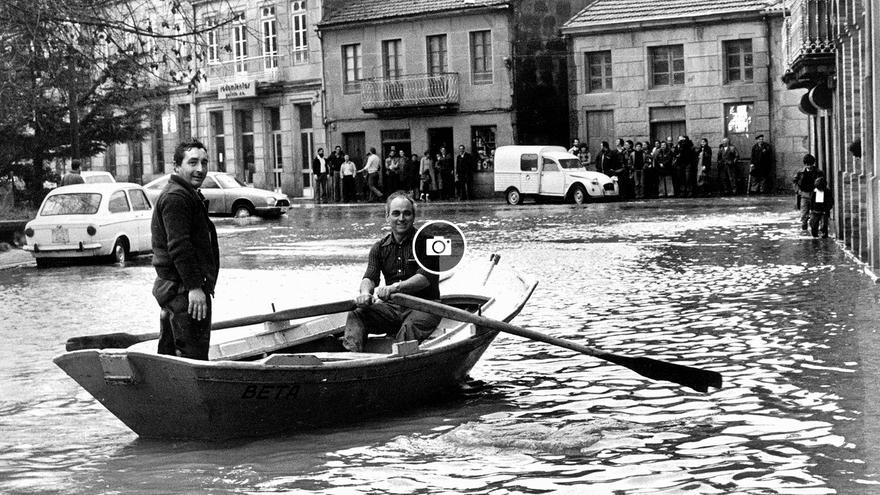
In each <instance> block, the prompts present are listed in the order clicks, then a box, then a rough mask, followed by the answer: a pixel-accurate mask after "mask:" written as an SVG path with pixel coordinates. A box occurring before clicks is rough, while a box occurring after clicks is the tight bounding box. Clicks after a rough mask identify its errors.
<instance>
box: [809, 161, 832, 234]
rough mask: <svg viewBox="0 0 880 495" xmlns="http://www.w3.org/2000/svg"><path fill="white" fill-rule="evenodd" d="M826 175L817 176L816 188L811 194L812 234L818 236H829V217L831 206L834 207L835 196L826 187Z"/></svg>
mask: <svg viewBox="0 0 880 495" xmlns="http://www.w3.org/2000/svg"><path fill="white" fill-rule="evenodd" d="M826 184H827V183H826V182H825V177H822V176H821V175H820V176H819V177H816V182H815V188H814V189H813V192H812V194H811V195H810V234H812V235H813V237H818V236H819V232H821V233H822V237H823V238H825V237H828V219H829V218H830V217H831V208H833V207H834V196H833V195H832V193H831V190H830V189H828V188H827V187H826Z"/></svg>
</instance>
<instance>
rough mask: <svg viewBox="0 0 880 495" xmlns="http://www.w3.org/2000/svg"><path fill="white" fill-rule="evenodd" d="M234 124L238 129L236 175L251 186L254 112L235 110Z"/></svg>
mask: <svg viewBox="0 0 880 495" xmlns="http://www.w3.org/2000/svg"><path fill="white" fill-rule="evenodd" d="M235 124H236V127H237V129H238V136H239V141H238V150H239V155H238V164H237V165H238V167H237V172H238V173H237V175H238V177H239V178H240V179H241V180H242V182H246V183H248V184H251V183H253V182H254V171H255V170H256V169H255V163H254V157H255V155H254V112H253V111H252V110H235Z"/></svg>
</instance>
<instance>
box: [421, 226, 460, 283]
mask: <svg viewBox="0 0 880 495" xmlns="http://www.w3.org/2000/svg"><path fill="white" fill-rule="evenodd" d="M466 250H467V242H466V241H465V239H464V234H463V233H462V232H461V229H459V228H458V226H456V225H455V224H454V223H452V222H447V221H446V220H431V221H429V222H426V223H425V224H424V225H422V226H421V227H420V228H419V230H418V232H416V235H415V236H413V253H414V255H415V258H416V263H418V264H419V266H420V267H421V268H422V269H423V270H425V271H427V272H428V273H433V274H434V275H440V274H441V273H444V272H448V271H451V270H453V269H455V267H456V266H457V265H458V264H459V263H460V262H461V260H462V259H464V253H465V251H466Z"/></svg>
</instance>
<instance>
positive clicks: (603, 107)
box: [562, 0, 808, 190]
mask: <svg viewBox="0 0 880 495" xmlns="http://www.w3.org/2000/svg"><path fill="white" fill-rule="evenodd" d="M775 3H776V2H773V1H770V2H768V1H763V0H737V1H733V0H670V1H667V2H664V3H663V8H662V9H659V8H652V9H651V11H650V13H646V12H645V9H644V2H642V1H640V0H596V1H595V2H593V3H591V4H590V5H589V6H587V7H586V8H584V9H583V10H581V11H580V12H578V13H577V14H575V15H574V17H572V18H571V19H570V20H569V21H568V22H566V23H565V24H564V25H563V27H562V32H563V34H565V35H566V36H567V37H568V40H569V41H568V44H569V48H570V55H571V61H570V64H569V74H570V76H569V78H570V81H571V83H570V86H569V95H570V111H571V112H572V115H571V121H572V123H573V129H574V132H573V134H574V136H575V137H579V138H580V139H581V140H584V139H585V140H586V142H587V143H588V145H589V147H590V150H591V151H592V152H593V153H595V151H596V150H598V149H599V146H600V143H601V142H602V141H608V142H609V143H612V147H613V142H614V141H615V140H616V139H617V138H624V139H633V140H638V141H646V140H650V141H652V142H653V141H654V140H656V139H664V138H666V137H667V136H672V137H673V139H677V136H678V135H681V134H686V135H688V136H689V137H690V138H691V140H693V141H694V142H695V143H698V142H699V140H700V139H701V138H706V139H707V140H708V141H709V143H710V146H712V148H713V149H717V146H718V143H719V142H720V141H721V139H722V138H723V137H728V138H729V139H730V140H731V142H733V143H734V144H735V145H736V146H737V148H738V149H739V151H740V157H741V170H740V174H739V175H740V182H745V177H746V176H747V175H746V173H745V172H746V171H747V167H748V158H749V154H750V150H751V147H752V145H753V144H754V138H755V136H757V135H758V134H763V135H764V137H765V140H766V141H768V142H770V143H771V144H772V145H773V146H774V148H775V151H776V159H777V165H776V171H775V177H776V187H777V188H779V189H783V188H790V187H791V177H793V176H794V174H795V173H796V171H797V170H798V169H799V168H800V167H801V166H802V165H801V160H802V156H803V154H804V153H806V152H807V151H808V148H807V136H808V129H807V123H808V121H807V117H806V115H804V114H803V113H801V112H800V111H799V110H798V98H797V97H793V96H792V95H791V94H790V93H789V92H788V91H786V88H785V86H784V85H783V84H782V82H781V79H780V77H781V75H782V73H783V71H784V67H783V64H782V53H783V51H782V40H781V36H780V33H781V32H782V23H783V10H782V9H781V8H779V6H777V5H775ZM768 4H769V5H770V7H768ZM743 188H744V184H742V183H741V184H740V190H743Z"/></svg>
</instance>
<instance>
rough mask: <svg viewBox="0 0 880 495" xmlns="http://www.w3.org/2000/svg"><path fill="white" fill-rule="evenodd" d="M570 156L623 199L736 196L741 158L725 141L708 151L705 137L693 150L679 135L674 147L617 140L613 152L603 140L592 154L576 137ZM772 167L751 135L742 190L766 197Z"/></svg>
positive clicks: (766, 148)
mask: <svg viewBox="0 0 880 495" xmlns="http://www.w3.org/2000/svg"><path fill="white" fill-rule="evenodd" d="M569 152H570V153H571V154H573V155H576V156H577V157H578V158H579V159H580V161H581V163H582V164H583V166H584V167H586V168H587V169H588V170H595V171H597V172H601V173H604V174H605V175H608V176H610V177H616V178H617V181H618V185H619V187H620V195H621V197H622V198H624V199H631V198H656V197H693V196H708V195H713V194H724V195H732V194H737V193H738V192H739V191H738V186H737V184H738V183H739V181H740V179H741V178H740V172H739V165H738V162H739V160H740V154H739V150H737V149H736V146H734V145H733V144H732V143H731V142H730V140H729V139H727V138H724V139H722V140H721V143H720V145H719V146H718V149H717V150H713V149H712V147H711V146H710V145H709V141H708V140H707V139H705V138H703V139H700V142H699V144H698V145H697V144H694V143H693V141H691V140H690V138H689V137H688V136H686V135H681V136H679V137H678V141H675V142H673V140H672V137H671V136H670V137H668V138H666V140H665V141H661V140H659V139H658V140H656V141H654V143H651V142H649V141H645V142H638V141H636V142H634V141H632V140H624V139H618V140H617V143H616V147H615V149H611V146H610V145H609V143H608V142H607V141H603V142H602V145H601V147H600V148H599V150H598V151H597V152H596V154H595V155H592V154H591V152H590V150H589V148H588V147H587V145H586V144H584V143H581V142H580V140H579V139H577V138H575V139H574V140H573V142H572V146H571V148H569ZM774 167H775V155H774V153H773V148H772V147H771V146H770V144H769V143H766V142H764V136H763V135H758V136H756V137H755V145H754V146H753V147H752V150H751V155H750V164H749V170H748V178H747V185H746V191H747V192H750V193H766V192H771V187H772V176H773V170H774Z"/></svg>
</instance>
